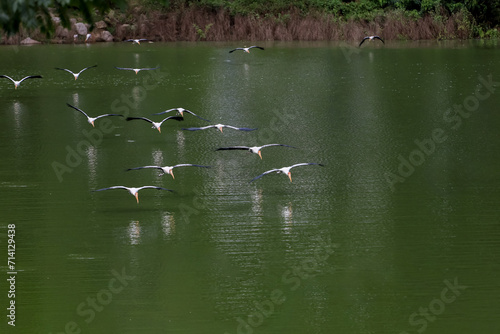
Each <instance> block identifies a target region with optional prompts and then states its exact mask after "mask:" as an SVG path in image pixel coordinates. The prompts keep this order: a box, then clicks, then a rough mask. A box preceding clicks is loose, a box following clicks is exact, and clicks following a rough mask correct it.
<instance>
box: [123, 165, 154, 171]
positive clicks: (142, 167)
mask: <svg viewBox="0 0 500 334" xmlns="http://www.w3.org/2000/svg"><path fill="white" fill-rule="evenodd" d="M146 168H154V169H160V170H163V169H162V168H161V167H160V166H141V167H134V168H128V169H126V170H125V171H126V172H128V171H129V170H137V169H146Z"/></svg>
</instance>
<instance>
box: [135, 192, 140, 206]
mask: <svg viewBox="0 0 500 334" xmlns="http://www.w3.org/2000/svg"><path fill="white" fill-rule="evenodd" d="M135 199H136V200H137V204H139V193H135Z"/></svg>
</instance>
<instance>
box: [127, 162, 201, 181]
mask: <svg viewBox="0 0 500 334" xmlns="http://www.w3.org/2000/svg"><path fill="white" fill-rule="evenodd" d="M177 167H201V168H211V167H210V166H202V165H194V164H177V165H174V166H163V167H162V166H142V167H135V168H129V169H127V171H129V170H136V169H145V168H154V169H160V170H161V171H162V172H163V173H162V174H161V175H164V174H170V175H172V178H173V179H175V177H174V168H177Z"/></svg>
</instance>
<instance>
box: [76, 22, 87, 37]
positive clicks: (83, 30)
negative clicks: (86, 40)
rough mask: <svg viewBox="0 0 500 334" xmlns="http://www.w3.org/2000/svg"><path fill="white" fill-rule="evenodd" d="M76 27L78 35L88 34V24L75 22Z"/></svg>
mask: <svg viewBox="0 0 500 334" xmlns="http://www.w3.org/2000/svg"><path fill="white" fill-rule="evenodd" d="M75 29H76V32H77V33H78V35H82V36H86V35H87V26H86V25H85V24H83V23H81V22H78V23H76V24H75Z"/></svg>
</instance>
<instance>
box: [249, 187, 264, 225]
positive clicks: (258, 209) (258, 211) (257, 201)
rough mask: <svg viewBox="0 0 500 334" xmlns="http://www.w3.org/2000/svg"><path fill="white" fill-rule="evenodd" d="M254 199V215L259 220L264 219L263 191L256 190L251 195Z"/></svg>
mask: <svg viewBox="0 0 500 334" xmlns="http://www.w3.org/2000/svg"><path fill="white" fill-rule="evenodd" d="M250 196H251V197H252V213H253V215H254V216H255V217H257V218H258V219H262V216H263V213H262V189H261V188H255V189H254V191H253V192H252V193H251V195H250Z"/></svg>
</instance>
